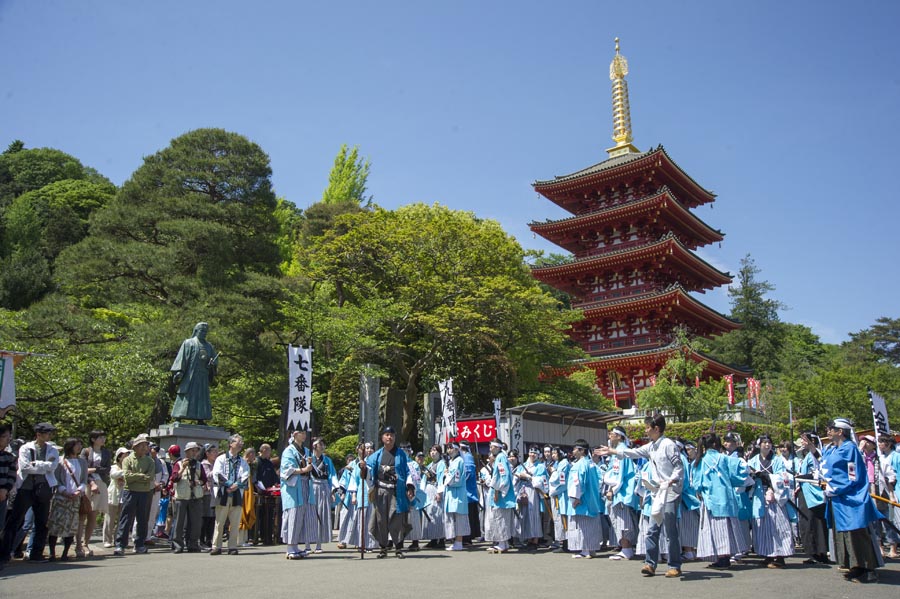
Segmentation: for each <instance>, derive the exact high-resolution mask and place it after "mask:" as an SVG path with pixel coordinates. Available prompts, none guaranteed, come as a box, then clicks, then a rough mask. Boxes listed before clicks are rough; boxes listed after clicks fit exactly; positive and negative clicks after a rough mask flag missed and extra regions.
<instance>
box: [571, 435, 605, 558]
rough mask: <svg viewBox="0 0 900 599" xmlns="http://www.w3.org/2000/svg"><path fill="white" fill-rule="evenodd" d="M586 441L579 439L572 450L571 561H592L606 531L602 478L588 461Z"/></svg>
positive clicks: (588, 449) (589, 459)
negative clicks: (579, 559) (603, 518)
mask: <svg viewBox="0 0 900 599" xmlns="http://www.w3.org/2000/svg"><path fill="white" fill-rule="evenodd" d="M590 450H591V448H590V445H588V443H587V441H585V440H584V439H578V440H577V441H575V446H574V447H573V449H572V456H573V459H574V461H573V462H572V466H571V467H570V468H569V480H568V484H567V490H566V492H567V494H568V496H569V505H568V513H567V515H568V516H569V531H568V540H569V550H570V551H577V552H578V553H577V554H576V555H573V556H572V557H576V558H577V557H581V558H592V557H594V553H595V552H596V551H597V550H598V549H599V548H600V543H601V542H602V535H603V528H602V525H601V524H600V519H599V515H600V514H601V513H602V511H601V507H600V476H599V474H598V471H597V469H596V468H595V467H594V463H593V461H592V460H591V458H590V457H589V455H588V454H589V452H590Z"/></svg>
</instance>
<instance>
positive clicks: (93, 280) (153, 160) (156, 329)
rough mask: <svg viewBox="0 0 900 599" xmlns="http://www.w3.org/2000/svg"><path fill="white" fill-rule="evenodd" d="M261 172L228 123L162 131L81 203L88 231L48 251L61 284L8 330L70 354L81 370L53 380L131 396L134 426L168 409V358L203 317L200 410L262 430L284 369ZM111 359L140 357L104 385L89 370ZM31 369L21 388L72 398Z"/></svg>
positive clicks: (269, 203)
mask: <svg viewBox="0 0 900 599" xmlns="http://www.w3.org/2000/svg"><path fill="white" fill-rule="evenodd" d="M270 174H271V170H270V167H269V161H268V157H267V156H266V155H265V153H264V152H263V151H262V150H261V149H260V148H259V147H258V146H257V145H255V144H253V143H251V142H249V141H248V140H246V139H245V138H243V137H241V136H239V135H236V134H233V133H227V132H225V131H222V130H219V129H204V130H198V131H193V132H190V133H188V134H185V135H183V136H181V137H179V138H177V139H175V140H173V141H172V144H171V145H170V146H169V147H168V148H166V149H164V150H162V151H160V152H157V153H156V154H154V155H152V156H149V157H147V158H146V159H145V162H144V165H143V166H141V167H140V168H139V169H138V170H137V171H136V172H135V173H134V175H133V176H132V177H131V179H130V180H129V181H128V182H127V183H126V184H125V185H124V186H123V187H122V189H121V190H119V192H118V193H117V194H116V196H115V198H114V199H113V200H112V201H111V202H109V203H108V204H107V205H105V206H104V207H102V208H100V209H98V210H96V211H95V212H94V213H93V214H92V216H91V224H90V228H89V235H88V237H86V238H85V239H83V240H82V241H81V242H79V243H77V244H75V245H73V246H70V247H68V248H66V249H64V250H63V251H62V253H61V254H60V256H59V257H58V259H57V261H56V267H57V273H59V275H60V277H59V278H60V280H61V281H62V290H63V291H64V292H66V293H67V294H68V295H51V296H48V297H47V298H45V299H44V300H42V301H40V302H38V303H36V304H34V305H33V306H31V307H30V308H29V310H28V311H27V314H26V317H25V326H23V327H22V328H20V329H19V330H18V331H17V332H16V334H15V336H14V339H15V340H16V342H17V343H19V344H21V345H25V346H27V347H28V348H29V349H45V350H47V353H53V354H54V355H55V356H56V357H57V360H55V361H52V364H53V365H57V364H58V365H59V367H60V368H62V367H63V365H70V364H71V363H72V361H73V360H76V358H77V362H78V363H79V364H80V366H79V369H78V370H77V372H83V373H84V375H83V377H82V380H80V381H76V383H75V384H73V385H66V386H65V388H66V389H69V388H76V389H77V388H90V389H92V393H95V394H98V395H101V396H102V395H104V394H106V395H107V396H109V397H115V396H116V395H119V396H125V395H127V396H128V397H134V398H139V401H140V406H139V407H136V406H132V408H133V409H132V410H130V411H129V414H130V415H132V416H133V418H138V419H140V420H141V421H142V422H143V423H144V424H143V426H142V427H138V429H137V430H140V429H141V428H146V427H147V426H149V425H155V424H159V423H161V422H163V421H165V420H166V418H167V417H168V412H169V410H168V408H169V405H170V402H171V394H170V389H169V386H168V369H169V367H170V365H171V363H172V360H173V359H174V356H175V352H176V351H177V349H178V345H179V344H180V342H181V340H182V339H184V338H185V337H187V336H189V334H190V331H191V329H192V328H193V325H194V324H195V323H196V322H198V321H201V320H204V321H207V322H209V323H210V339H211V340H212V341H213V343H214V344H215V345H216V347H217V349H219V350H221V351H222V355H221V357H220V360H219V364H220V370H219V375H220V376H219V381H220V385H219V387H218V388H217V389H216V390H215V397H214V401H213V422H214V423H215V424H219V425H223V426H226V427H228V428H230V429H232V430H240V431H241V432H242V433H244V434H245V435H246V436H247V437H248V440H253V439H257V440H258V439H267V440H271V434H272V431H275V430H278V421H279V417H280V414H281V407H282V398H284V397H286V395H287V381H286V379H285V377H284V373H283V370H284V349H283V346H282V345H281V344H282V343H283V341H282V339H281V337H280V335H279V332H280V330H281V326H280V322H281V320H280V319H281V317H280V314H279V312H278V306H279V305H280V303H281V302H282V301H283V299H284V297H283V289H282V284H281V283H280V281H279V279H278V278H276V276H275V275H277V274H278V265H279V261H280V256H279V252H278V246H277V244H276V237H277V234H278V231H279V227H278V221H277V220H276V217H275V214H274V213H275V207H276V201H275V196H274V194H273V193H272V189H271V181H270ZM116 359H120V360H125V361H129V360H130V362H129V364H131V363H133V364H135V365H147V366H146V367H140V368H136V369H133V370H134V373H135V374H134V377H133V378H126V379H125V380H123V381H122V382H121V384H120V385H119V386H109V387H107V386H105V385H107V384H109V383H108V379H107V378H105V377H98V376H97V375H96V374H95V373H96V372H100V371H103V369H104V368H105V366H106V364H107V363H115V362H116ZM54 368H55V366H54ZM67 368H69V370H72V368H71V366H67ZM88 379H89V380H88ZM40 380H41V379H35V383H34V385H33V387H32V388H31V390H30V391H29V393H30V394H31V395H32V396H33V397H36V398H38V397H46V396H47V395H53V394H56V395H54V397H57V398H63V399H65V400H66V401H67V402H68V401H74V400H75V397H74V395H73V394H74V391H65V389H63V390H62V391H53V390H51V389H49V388H48V387H47V386H46V385H43V386H42V385H41V384H40ZM103 381H107V382H105V383H103V385H104V386H103V387H102V388H98V387H97V385H98V384H99V382H103ZM91 385H93V387H91ZM59 393H62V395H58V394H59ZM128 405H131V404H128ZM128 422H129V423H130V424H132V425H133V424H134V422H133V419H129V420H128Z"/></svg>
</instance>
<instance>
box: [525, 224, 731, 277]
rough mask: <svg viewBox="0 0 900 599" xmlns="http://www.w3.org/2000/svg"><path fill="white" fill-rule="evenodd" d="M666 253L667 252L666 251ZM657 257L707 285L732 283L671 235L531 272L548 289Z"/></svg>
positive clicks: (727, 275) (534, 268)
mask: <svg viewBox="0 0 900 599" xmlns="http://www.w3.org/2000/svg"><path fill="white" fill-rule="evenodd" d="M670 249H671V252H669V251H668V250H670ZM660 253H666V254H668V255H669V256H671V257H677V258H680V262H681V263H682V265H683V266H685V267H687V269H691V267H693V269H692V270H693V271H694V272H695V273H698V274H700V275H701V276H702V275H705V277H702V278H705V279H706V280H708V281H710V282H711V283H712V284H713V285H714V286H719V285H725V284H727V283H730V282H731V280H732V279H731V275H729V274H728V273H723V272H721V271H719V270H717V269H716V268H714V267H713V266H712V265H710V264H708V263H707V262H706V261H705V260H703V259H702V258H700V257H699V256H697V255H695V254H694V253H693V252H691V251H690V250H688V249H687V248H685V247H684V245H682V243H681V242H680V241H678V240H677V239H675V238H674V237H673V236H672V235H667V236H665V237H663V238H662V239H660V240H659V241H654V242H653V243H648V244H646V245H642V246H637V247H634V248H628V249H626V250H620V251H616V252H611V253H609V254H601V255H598V256H594V257H592V258H589V259H586V260H576V261H575V262H569V263H568V264H560V265H557V266H546V267H532V269H531V272H532V275H533V276H534V277H535V278H537V279H538V280H540V281H543V282H544V283H547V284H548V285H552V283H551V281H552V280H554V279H555V278H557V277H562V276H566V275H577V274H581V273H586V272H591V271H594V270H596V269H598V268H603V267H605V266H614V265H616V264H628V263H629V262H634V261H635V260H644V259H646V258H651V257H654V256H657V255H660ZM548 279H549V280H548Z"/></svg>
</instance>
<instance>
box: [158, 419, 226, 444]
mask: <svg viewBox="0 0 900 599" xmlns="http://www.w3.org/2000/svg"><path fill="white" fill-rule="evenodd" d="M230 434H231V433H229V432H228V431H226V430H225V429H224V428H222V427H219V426H205V425H202V424H182V423H180V422H171V423H169V424H163V425H160V427H159V428H154V429H152V430H151V431H150V436H151V437H152V438H154V439H159V446H160V448H161V450H162V451H165V450H166V449H168V448H169V446H171V445H178V446H179V447H181V449H182V450H184V446H185V445H186V444H187V443H188V441H194V442H195V443H199V444H200V445H201V446H203V445H204V444H206V443H212V444H213V445H217V446H220V447H219V450H220V451H221V450H222V447H221V445H222V442H223V441H225V440H227V439H228V437H229V435H230Z"/></svg>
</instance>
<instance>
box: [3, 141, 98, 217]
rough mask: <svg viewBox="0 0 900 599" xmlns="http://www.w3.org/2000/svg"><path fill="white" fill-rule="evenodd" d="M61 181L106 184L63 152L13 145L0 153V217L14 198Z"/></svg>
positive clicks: (19, 144)
mask: <svg viewBox="0 0 900 599" xmlns="http://www.w3.org/2000/svg"><path fill="white" fill-rule="evenodd" d="M63 179H87V180H91V181H94V182H97V183H101V182H106V183H109V181H108V180H106V179H105V178H104V177H101V176H100V175H98V174H97V172H96V171H94V170H93V169H88V168H85V166H84V165H83V164H81V161H79V160H78V159H77V158H75V157H74V156H70V155H69V154H66V153H65V152H61V151H60V150H54V149H52V148H36V149H30V150H29V149H23V145H22V144H21V142H19V143H18V144H17V142H13V143H12V144H10V146H9V148H7V150H6V152H4V153H3V154H0V216H2V211H3V210H4V209H5V208H6V206H8V205H9V203H10V202H12V200H13V199H14V198H16V197H18V196H20V195H22V194H23V193H25V192H27V191H33V190H36V189H40V188H41V187H43V186H45V185H48V184H50V183H53V182H54V181H62V180H63Z"/></svg>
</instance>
